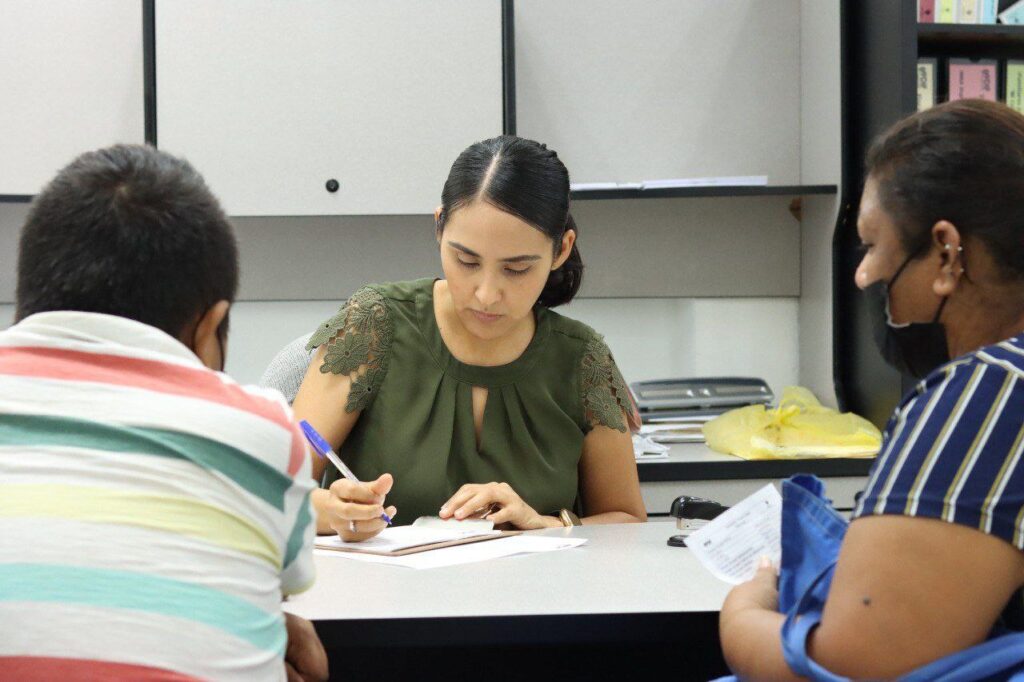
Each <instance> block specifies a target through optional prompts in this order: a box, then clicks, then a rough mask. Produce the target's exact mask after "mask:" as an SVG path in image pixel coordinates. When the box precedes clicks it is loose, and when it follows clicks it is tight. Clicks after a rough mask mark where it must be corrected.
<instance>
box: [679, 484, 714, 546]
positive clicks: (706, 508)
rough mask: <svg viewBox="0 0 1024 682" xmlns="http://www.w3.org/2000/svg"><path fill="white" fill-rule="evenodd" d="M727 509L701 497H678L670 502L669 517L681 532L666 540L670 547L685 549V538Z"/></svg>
mask: <svg viewBox="0 0 1024 682" xmlns="http://www.w3.org/2000/svg"><path fill="white" fill-rule="evenodd" d="M726 509H728V507H725V506H723V505H721V504H719V503H718V502H715V501H714V500H705V499H704V498H703V497H691V496H690V495H680V496H679V497H677V498H676V499H674V500H673V501H672V509H671V510H670V511H669V515H670V516H672V517H674V518H675V520H676V528H678V529H679V530H680V531H682V532H681V533H680V534H679V535H673V536H672V537H670V538H669V539H668V544H669V545H670V546H672V547H686V538H687V536H688V535H689V534H690V533H692V532H693V531H695V530H697V529H698V528H700V527H701V526H703V525H704V524H705V523H707V522H708V521H710V520H711V519H713V518H715V517H716V516H718V515H719V514H721V513H722V512H724V511H725V510H726Z"/></svg>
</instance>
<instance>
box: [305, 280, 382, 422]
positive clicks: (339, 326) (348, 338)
mask: <svg viewBox="0 0 1024 682" xmlns="http://www.w3.org/2000/svg"><path fill="white" fill-rule="evenodd" d="M393 333H394V329H393V327H392V323H391V317H390V314H389V312H388V304H387V301H386V300H385V299H384V297H383V296H382V295H381V294H380V293H379V292H378V291H376V290H374V289H370V288H366V289H360V290H359V291H357V292H356V293H355V294H353V296H352V298H350V299H349V300H348V302H347V303H345V305H344V306H343V307H342V308H341V310H339V311H338V314H337V315H335V316H334V317H332V318H331V319H329V320H327V321H326V322H324V323H323V324H321V325H320V326H319V327H317V329H316V331H315V332H313V335H312V336H311V337H310V339H309V343H308V344H306V349H307V350H312V349H313V348H317V347H318V346H322V345H324V344H326V345H327V352H326V353H325V354H324V362H323V364H322V365H320V372H321V373H323V374H345V375H348V376H349V377H350V378H351V379H352V388H351V390H350V391H349V394H348V402H347V403H346V404H345V411H346V412H355V411H357V410H362V409H364V408H365V407H367V406H368V405H369V404H370V403H371V402H373V398H374V397H375V396H376V395H377V391H378V390H379V389H380V385H381V383H383V381H384V377H385V375H386V374H387V372H388V351H389V350H390V349H391V339H392V335H393Z"/></svg>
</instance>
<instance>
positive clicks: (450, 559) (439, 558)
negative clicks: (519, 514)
mask: <svg viewBox="0 0 1024 682" xmlns="http://www.w3.org/2000/svg"><path fill="white" fill-rule="evenodd" d="M586 541H587V539H586V538H574V537H552V536H549V535H513V536H511V537H507V538H499V539H498V540H488V541H487V542H473V543H470V544H467V545H454V546H452V547H444V548H442V549H435V550H431V551H429V552H420V553H418V554H407V555H405V556H394V557H392V556H379V555H375V554H355V553H350V552H331V551H324V550H316V553H317V554H320V555H323V556H326V555H330V556H332V557H343V558H345V559H354V560H356V561H362V562H365V563H373V564H389V565H391V566H402V567H404V568H415V569H426V568H440V567H442V566H456V565H458V564H470V563H474V562H477V561H486V560H488V559H498V558H501V557H507V556H515V555H517V554H533V553H536V552H553V551H556V550H559V549H570V548H573V547H579V546H580V545H582V544H584V543H586Z"/></svg>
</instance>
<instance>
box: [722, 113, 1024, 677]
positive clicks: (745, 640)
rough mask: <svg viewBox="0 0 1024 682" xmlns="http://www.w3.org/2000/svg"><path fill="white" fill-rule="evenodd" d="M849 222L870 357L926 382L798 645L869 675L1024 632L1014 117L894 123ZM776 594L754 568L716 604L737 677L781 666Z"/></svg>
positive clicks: (1019, 127) (895, 426) (1021, 225)
mask: <svg viewBox="0 0 1024 682" xmlns="http://www.w3.org/2000/svg"><path fill="white" fill-rule="evenodd" d="M857 229H858V233H859V234H860V237H861V240H862V242H863V245H864V250H865V252H864V258H863V260H862V262H861V264H860V266H859V267H858V269H857V273H856V283H857V285H858V286H859V287H860V288H862V289H864V290H866V291H867V292H868V293H869V294H871V295H873V296H874V297H875V305H876V313H877V316H878V321H879V323H880V324H879V330H878V331H879V333H878V334H876V339H877V340H878V341H879V342H880V346H881V350H882V352H883V355H885V357H886V359H887V360H889V361H890V362H891V363H892V364H894V365H895V366H897V367H898V368H899V369H901V370H903V371H906V372H909V373H912V374H916V375H918V376H926V378H925V379H924V380H923V381H922V382H921V383H919V384H918V386H917V387H916V388H915V389H914V390H912V391H910V392H909V393H908V394H907V395H906V396H905V397H904V399H903V401H902V403H901V404H900V406H899V407H898V408H897V410H896V412H895V414H894V415H893V417H892V418H891V419H890V421H889V425H888V426H887V428H886V431H885V439H884V442H883V444H882V450H881V453H880V455H879V457H878V460H877V462H876V463H875V466H874V468H873V470H872V474H871V477H870V479H869V481H868V485H867V488H866V490H865V491H864V493H863V495H862V496H861V499H860V501H859V503H858V506H857V508H856V510H855V511H854V514H853V521H852V522H851V524H850V526H849V528H848V530H847V531H846V535H845V537H844V539H843V543H842V548H841V550H840V554H839V559H838V563H837V565H836V568H835V572H834V574H833V575H832V583H831V587H830V589H829V592H828V598H827V602H826V604H825V606H824V609H823V612H822V614H821V620H820V624H819V625H818V626H817V628H816V629H815V630H813V631H812V632H811V634H810V635H809V639H808V643H807V651H808V653H809V655H810V657H811V658H812V659H813V660H814V661H816V662H817V663H818V664H820V665H821V666H823V667H824V668H826V669H827V670H829V671H831V672H832V673H835V674H838V675H842V676H848V677H854V678H871V679H879V678H892V677H895V676H897V675H900V674H902V673H905V672H907V671H910V670H914V669H916V668H919V667H920V666H922V665H924V664H926V663H929V662H931V661H935V660H937V659H940V658H943V657H946V656H949V655H951V654H953V653H955V652H959V651H962V650H964V649H967V648H970V647H972V646H973V645H976V644H979V643H981V642H984V641H985V640H986V639H988V638H990V637H992V636H995V633H997V632H1001V631H1002V630H1001V628H1003V627H1007V628H1009V629H1011V630H1024V623H1022V621H1021V620H1020V618H1019V616H1020V613H1021V593H1020V591H1019V590H1020V588H1021V586H1022V585H1024V551H1022V550H1024V116H1022V115H1021V114H1019V113H1017V112H1015V111H1013V110H1011V109H1009V108H1007V107H1006V106H1003V105H1001V104H996V103H993V102H984V101H980V100H965V101H958V102H952V103H948V104H943V105H940V106H937V107H935V108H933V109H930V110H928V111H926V112H922V113H919V114H915V115H913V116H911V117H909V118H907V119H905V120H903V121H901V122H899V123H897V124H896V125H895V126H894V127H893V128H892V129H890V130H889V131H887V132H886V133H885V134H883V135H882V136H881V137H880V138H879V139H877V140H876V141H875V143H874V144H873V145H872V148H871V150H870V151H869V153H868V158H867V181H866V183H865V188H864V194H863V196H862V198H861V206H860V218H859V221H858V225H857ZM951 358H952V359H951ZM777 600H778V593H777V592H776V585H775V575H774V573H773V572H772V571H771V570H770V569H767V570H761V571H759V572H758V575H757V576H756V577H755V578H754V579H753V580H752V581H750V582H748V583H744V584H743V585H740V586H738V587H737V588H736V589H734V590H733V592H732V593H731V594H730V595H729V598H728V599H727V600H726V603H725V605H724V607H723V609H722V614H721V631H722V645H723V649H724V651H725V654H726V658H727V660H729V662H730V664H731V665H732V666H733V669H734V670H735V671H736V672H738V673H740V676H741V677H743V678H744V679H762V678H772V679H785V678H787V677H794V675H793V673H792V671H791V670H790V669H789V667H788V666H787V664H786V662H785V660H784V658H783V652H782V645H781V641H780V628H781V626H782V622H783V616H782V615H780V614H779V613H777V612H776V611H775V607H776V604H777V603H778V602H777ZM1019 666H1020V663H1016V664H1014V667H1019ZM1009 674H1010V673H1007V674H1006V675H1003V676H1002V677H999V676H997V677H994V678H991V679H1006V678H1008V677H1009ZM961 679H973V678H972V677H971V676H970V675H967V676H966V677H963V678H961ZM986 679H989V678H986Z"/></svg>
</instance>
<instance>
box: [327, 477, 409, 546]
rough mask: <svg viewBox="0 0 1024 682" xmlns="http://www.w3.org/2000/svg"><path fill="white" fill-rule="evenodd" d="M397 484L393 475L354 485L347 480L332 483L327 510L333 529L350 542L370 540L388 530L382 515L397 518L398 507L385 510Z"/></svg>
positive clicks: (340, 479)
mask: <svg viewBox="0 0 1024 682" xmlns="http://www.w3.org/2000/svg"><path fill="white" fill-rule="evenodd" d="M394 482H395V481H394V478H392V476H391V474H381V475H380V476H379V477H378V478H377V480H375V481H367V482H366V483H353V482H352V481H350V480H348V479H347V478H339V479H338V480H337V481H335V482H334V483H332V484H331V488H330V497H329V498H328V500H327V502H326V504H325V506H324V510H323V511H325V512H327V514H328V518H329V523H330V526H331V528H332V529H333V530H334V531H335V532H337V533H338V535H340V536H341V539H342V540H345V541H346V542H358V541H360V540H368V539H370V538H372V537H373V536H374V535H377V533H379V532H381V531H382V530H384V529H385V528H387V523H386V522H385V521H384V520H383V519H381V514H383V513H386V514H387V515H388V516H390V517H391V518H394V517H395V513H396V512H397V510H396V509H395V508H394V507H387V508H386V509H385V508H384V506H383V505H384V497H385V496H386V495H387V494H388V493H389V492H390V491H391V486H392V485H393V484H394Z"/></svg>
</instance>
